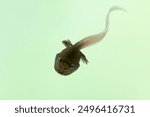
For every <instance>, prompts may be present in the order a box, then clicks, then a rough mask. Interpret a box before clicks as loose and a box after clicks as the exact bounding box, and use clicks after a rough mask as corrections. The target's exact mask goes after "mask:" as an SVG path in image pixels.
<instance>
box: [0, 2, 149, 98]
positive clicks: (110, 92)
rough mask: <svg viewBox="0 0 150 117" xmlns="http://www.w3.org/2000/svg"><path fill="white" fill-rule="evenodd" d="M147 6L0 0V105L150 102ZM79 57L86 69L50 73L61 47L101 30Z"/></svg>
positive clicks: (119, 3)
mask: <svg viewBox="0 0 150 117" xmlns="http://www.w3.org/2000/svg"><path fill="white" fill-rule="evenodd" d="M149 4H150V2H149V0H0V99H150V17H149V15H150V14H149V13H150V7H149ZM113 5H119V6H122V7H123V8H125V9H127V11H128V12H127V13H125V12H122V11H115V12H113V13H112V14H111V19H110V28H109V32H108V33H107V36H106V37H105V38H104V40H103V41H101V42H100V43H98V44H96V45H94V46H91V47H89V48H86V49H84V50H83V51H82V52H83V53H84V54H85V55H86V57H87V59H88V60H89V64H88V65H86V64H83V63H82V62H81V64H80V65H81V66H80V68H79V69H78V70H77V71H76V72H75V73H73V74H72V75H69V76H61V75H59V74H58V73H57V72H55V70H54V58H55V55H56V54H57V53H58V52H60V51H61V50H62V49H64V46H63V45H62V43H61V41H62V40H65V39H70V40H71V41H72V42H73V43H75V42H77V41H79V40H80V39H82V38H84V37H86V36H89V35H92V34H95V33H98V32H100V31H102V30H103V29H104V24H105V16H106V13H107V11H108V9H109V8H110V7H111V6H113Z"/></svg>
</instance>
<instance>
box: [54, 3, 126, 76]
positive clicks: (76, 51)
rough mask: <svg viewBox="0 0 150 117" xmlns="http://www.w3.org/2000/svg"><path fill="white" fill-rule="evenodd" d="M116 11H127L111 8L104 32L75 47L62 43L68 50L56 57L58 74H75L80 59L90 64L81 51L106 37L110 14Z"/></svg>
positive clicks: (68, 41)
mask: <svg viewBox="0 0 150 117" xmlns="http://www.w3.org/2000/svg"><path fill="white" fill-rule="evenodd" d="M115 10H123V11H125V10H124V9H123V8H120V7H117V6H114V7H111V8H110V9H109V11H108V13H107V16H106V24H105V29H104V31H103V32H101V33H98V34H95V35H92V36H88V37H86V38H84V39H82V40H80V41H79V42H77V43H75V44H74V45H73V44H72V43H71V41H70V40H64V41H62V43H63V44H64V45H65V47H66V48H65V49H64V50H62V51H61V52H60V53H58V54H57V55H56V57H55V65H54V68H55V70H56V71H57V72H58V73H60V74H62V75H69V74H71V73H73V72H75V71H76V70H77V69H78V68H79V66H80V64H79V62H80V59H81V60H82V61H83V62H84V63H86V64H87V63H88V60H87V59H86V57H85V55H84V54H83V53H82V52H81V51H80V50H81V49H83V48H85V47H88V46H90V45H92V44H95V43H97V42H99V41H100V40H102V39H103V38H104V37H105V35H106V33H107V32H108V28H109V16H110V13H111V12H112V11H115Z"/></svg>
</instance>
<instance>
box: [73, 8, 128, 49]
mask: <svg viewBox="0 0 150 117" xmlns="http://www.w3.org/2000/svg"><path fill="white" fill-rule="evenodd" d="M116 10H122V11H126V10H125V9H123V8H121V7H118V6H113V7H111V8H110V9H109V11H108V13H107V15H106V21H105V28H104V30H103V31H102V32H100V33H98V34H95V35H91V36H88V37H86V38H83V39H82V40H81V41H79V42H77V43H76V44H75V46H76V47H77V48H78V49H79V50H81V49H83V48H85V47H88V46H90V45H93V44H95V43H97V42H99V41H101V40H102V39H103V38H104V37H105V35H106V34H107V32H108V29H109V17H110V14H111V12H112V11H116Z"/></svg>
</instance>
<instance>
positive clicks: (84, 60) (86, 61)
mask: <svg viewBox="0 0 150 117" xmlns="http://www.w3.org/2000/svg"><path fill="white" fill-rule="evenodd" d="M80 58H81V60H82V61H83V63H86V64H88V62H89V61H88V60H87V59H86V57H85V55H84V54H83V53H82V52H80Z"/></svg>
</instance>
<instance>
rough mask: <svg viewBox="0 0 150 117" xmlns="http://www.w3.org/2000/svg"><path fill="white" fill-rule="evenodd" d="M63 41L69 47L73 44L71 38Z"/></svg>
mask: <svg viewBox="0 0 150 117" xmlns="http://www.w3.org/2000/svg"><path fill="white" fill-rule="evenodd" d="M62 43H63V44H64V45H65V46H66V47H67V48H68V47H72V46H73V44H72V43H71V41H70V40H69V39H68V40H64V41H62Z"/></svg>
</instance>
